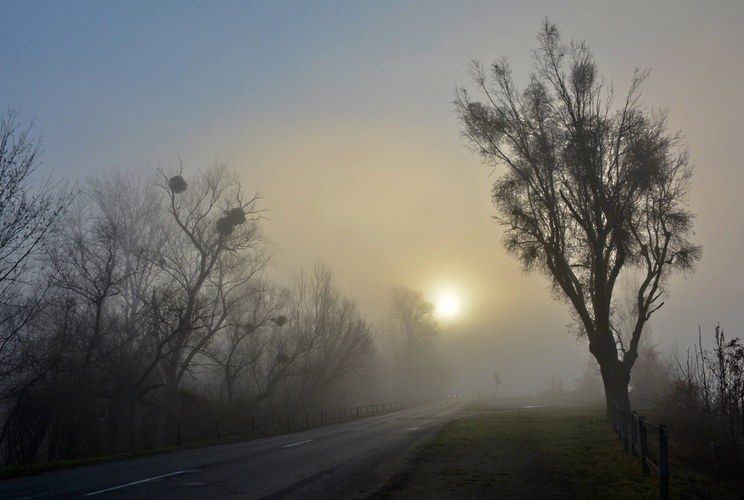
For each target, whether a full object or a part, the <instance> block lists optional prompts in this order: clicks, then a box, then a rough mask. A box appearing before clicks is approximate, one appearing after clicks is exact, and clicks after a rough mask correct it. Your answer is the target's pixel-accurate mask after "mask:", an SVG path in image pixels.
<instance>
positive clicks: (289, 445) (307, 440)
mask: <svg viewBox="0 0 744 500" xmlns="http://www.w3.org/2000/svg"><path fill="white" fill-rule="evenodd" d="M310 441H315V440H314V439H306V440H305V441H300V442H299V443H292V444H288V445H286V446H282V448H291V447H293V446H299V445H301V444H305V443H309V442H310Z"/></svg>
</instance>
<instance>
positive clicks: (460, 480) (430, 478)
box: [373, 406, 743, 499]
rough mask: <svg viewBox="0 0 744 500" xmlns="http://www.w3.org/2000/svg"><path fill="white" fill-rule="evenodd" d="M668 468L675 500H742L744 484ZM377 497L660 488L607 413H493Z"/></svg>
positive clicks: (585, 494) (454, 430)
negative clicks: (630, 451)
mask: <svg viewBox="0 0 744 500" xmlns="http://www.w3.org/2000/svg"><path fill="white" fill-rule="evenodd" d="M670 469H671V480H670V495H671V498H691V499H692V498H695V499H698V498H711V499H718V498H724V499H725V498H743V497H742V490H740V489H738V488H740V487H741V485H740V484H734V483H731V482H728V483H722V482H720V481H714V480H713V479H711V478H709V477H706V476H705V475H704V474H700V473H698V472H695V471H691V470H687V469H685V468H684V464H680V465H679V466H678V465H676V464H674V463H673V462H672V463H671V464H670ZM373 498H553V499H562V498H566V499H569V498H571V499H597V498H602V499H646V498H648V499H652V498H654V499H655V498H659V483H658V481H657V480H656V479H655V478H654V477H651V476H644V475H643V474H642V472H641V466H640V463H639V461H638V459H636V458H633V457H631V456H630V455H629V454H627V453H625V452H624V451H623V447H622V443H621V442H620V441H618V438H617V436H616V435H615V434H613V433H612V430H611V426H610V424H609V423H607V422H606V421H605V420H604V408H603V407H599V406H589V407H587V406H584V407H574V408H530V409H522V410H491V411H479V412H477V413H474V414H473V415H471V416H466V417H464V418H461V419H458V420H455V421H453V422H452V423H450V424H449V425H448V426H447V427H446V428H445V429H444V430H443V431H442V433H440V435H439V436H438V437H437V438H436V439H435V440H434V441H433V442H431V443H430V444H428V445H427V446H426V447H424V448H423V449H422V450H421V451H420V453H419V454H418V455H417V456H416V457H415V458H414V459H413V460H412V462H411V463H410V464H409V466H408V468H406V469H405V470H403V471H401V472H399V473H398V474H397V475H395V476H394V477H393V478H392V480H391V481H390V482H388V484H387V485H386V486H385V487H384V488H383V489H382V490H381V491H380V492H378V493H377V494H376V495H375V496H374V497H373Z"/></svg>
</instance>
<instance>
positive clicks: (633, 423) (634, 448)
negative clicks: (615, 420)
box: [630, 412, 638, 457]
mask: <svg viewBox="0 0 744 500" xmlns="http://www.w3.org/2000/svg"><path fill="white" fill-rule="evenodd" d="M630 438H631V439H630V454H631V455H632V456H634V457H637V456H638V413H636V412H633V413H631V419H630Z"/></svg>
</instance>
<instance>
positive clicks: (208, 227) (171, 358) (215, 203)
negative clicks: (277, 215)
mask: <svg viewBox="0 0 744 500" xmlns="http://www.w3.org/2000/svg"><path fill="white" fill-rule="evenodd" d="M159 175H160V184H159V186H160V188H161V190H162V192H163V193H165V196H166V199H167V216H166V217H165V218H164V219H163V220H162V221H160V224H161V226H160V228H161V231H162V234H163V240H162V245H161V246H160V247H159V248H158V251H157V253H156V254H154V255H153V256H152V257H153V259H154V260H153V262H154V263H155V264H156V265H157V266H158V267H159V268H160V269H161V270H162V272H163V274H164V278H163V279H162V280H161V281H160V282H159V284H158V285H156V287H155V289H154V290H153V293H152V300H151V309H152V311H153V315H154V316H155V317H156V318H157V331H156V335H157V338H158V339H159V341H158V342H159V346H160V353H159V358H160V370H161V373H162V376H163V380H164V383H165V388H166V394H167V395H169V398H170V399H169V401H166V431H167V432H172V431H173V430H174V429H175V422H174V419H175V416H176V411H177V408H176V403H177V401H176V393H177V391H178V388H179V386H180V384H181V381H182V379H183V377H184V375H186V374H187V373H190V371H191V370H192V369H193V368H194V361H195V359H197V357H198V356H199V355H200V354H201V353H203V351H204V349H205V347H206V346H207V345H208V344H209V342H210V340H211V339H212V338H213V337H214V336H215V335H216V334H217V333H218V332H219V331H220V330H221V329H223V328H224V327H225V326H226V321H227V319H228V317H229V305H230V304H232V303H233V302H234V301H233V300H232V297H233V296H234V295H235V294H237V293H239V292H240V290H241V287H242V286H244V284H245V283H246V281H247V280H250V279H251V278H252V276H253V274H255V273H253V272H249V273H247V274H246V273H245V272H244V271H245V269H246V264H247V261H249V260H250V259H251V258H252V257H253V256H254V252H255V251H256V249H257V248H259V247H260V246H261V242H262V236H261V233H260V227H259V218H260V215H259V212H260V211H259V210H258V209H257V207H256V202H257V200H258V198H259V196H258V194H255V195H253V196H250V197H246V196H245V195H244V194H243V193H242V191H241V186H240V183H239V181H238V179H237V176H236V175H235V174H233V173H230V172H229V171H228V170H227V167H226V166H225V165H222V164H218V165H215V166H214V167H212V168H211V169H209V170H207V171H205V172H202V173H200V175H198V176H195V178H194V179H193V180H191V181H189V182H187V181H186V180H185V179H184V178H183V177H182V171H180V170H179V173H178V174H177V175H172V176H171V175H166V174H165V172H164V171H162V170H160V171H159Z"/></svg>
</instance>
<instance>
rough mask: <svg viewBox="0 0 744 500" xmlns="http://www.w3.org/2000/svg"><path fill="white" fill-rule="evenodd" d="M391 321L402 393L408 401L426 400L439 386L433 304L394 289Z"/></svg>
mask: <svg viewBox="0 0 744 500" xmlns="http://www.w3.org/2000/svg"><path fill="white" fill-rule="evenodd" d="M390 320H391V322H390V327H389V328H390V330H391V331H390V332H389V334H390V335H391V337H392V338H391V342H392V344H393V350H394V353H393V356H394V357H395V361H394V363H395V365H396V372H397V375H398V377H397V378H398V381H397V382H398V386H399V391H400V392H401V393H402V394H401V395H402V396H404V397H407V398H414V397H423V395H424V394H425V393H427V392H429V390H430V389H431V388H432V387H433V386H435V385H436V384H435V383H434V380H433V379H434V378H435V373H436V372H437V371H438V367H437V358H436V355H435V354H434V352H433V346H434V339H435V338H436V336H437V335H438V334H439V325H438V323H437V320H436V318H435V317H434V304H432V303H431V302H428V301H426V300H425V299H424V295H423V293H421V292H420V291H419V290H411V289H410V288H405V287H396V288H393V289H392V290H390ZM425 388H426V389H425Z"/></svg>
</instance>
